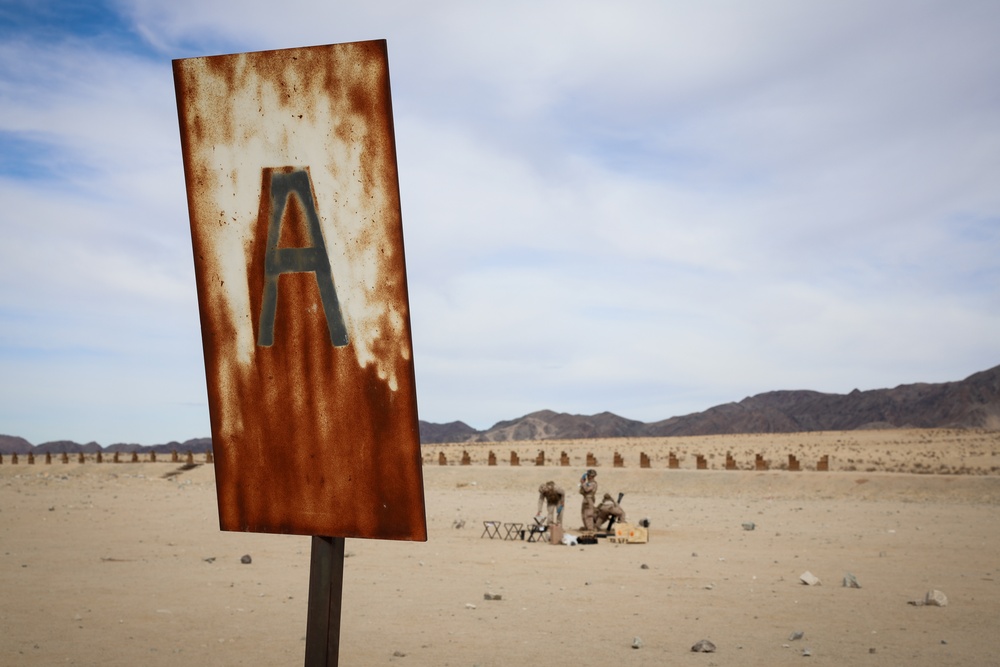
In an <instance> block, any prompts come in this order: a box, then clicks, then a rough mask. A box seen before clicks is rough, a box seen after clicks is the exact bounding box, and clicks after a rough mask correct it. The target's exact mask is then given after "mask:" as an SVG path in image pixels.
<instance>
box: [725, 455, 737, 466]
mask: <svg viewBox="0 0 1000 667" xmlns="http://www.w3.org/2000/svg"><path fill="white" fill-rule="evenodd" d="M726 470H736V459H734V458H733V455H732V454H731V453H730V452H726Z"/></svg>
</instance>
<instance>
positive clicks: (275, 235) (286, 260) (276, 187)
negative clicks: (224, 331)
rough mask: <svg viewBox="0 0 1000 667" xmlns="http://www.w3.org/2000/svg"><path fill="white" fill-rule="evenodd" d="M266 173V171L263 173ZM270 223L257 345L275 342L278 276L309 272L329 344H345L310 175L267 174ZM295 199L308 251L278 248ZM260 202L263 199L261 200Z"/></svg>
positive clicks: (341, 319)
mask: <svg viewBox="0 0 1000 667" xmlns="http://www.w3.org/2000/svg"><path fill="white" fill-rule="evenodd" d="M265 173H267V170H265ZM270 176H271V187H270V197H269V198H268V201H269V203H270V209H271V214H270V216H269V217H270V221H269V223H268V226H267V252H266V257H265V259H264V303H263V305H262V306H261V313H260V331H259V333H258V334H257V344H258V345H271V344H272V343H273V342H274V311H275V308H276V306H277V303H278V277H279V276H280V275H281V274H282V273H295V272H300V271H308V272H311V273H315V274H316V283H317V285H318V287H319V294H320V297H321V299H322V302H323V313H324V314H325V315H326V326H327V328H328V329H329V330H330V342H331V343H332V344H334V345H337V346H341V345H347V331H346V330H345V329H344V318H343V316H342V315H341V314H340V303H339V301H338V300H337V289H336V287H334V284H333V275H332V273H331V271H330V258H329V257H328V256H327V254H326V245H325V244H324V243H323V232H322V231H321V230H320V227H319V218H318V216H317V215H316V207H315V204H314V203H313V196H312V189H311V187H310V185H309V176H308V174H306V172H304V171H293V172H291V173H274V172H273V171H272V172H271V173H270ZM292 195H295V196H297V198H298V201H299V202H300V203H301V204H302V205H303V207H304V208H305V213H306V222H307V223H308V230H309V240H310V242H311V245H310V246H309V247H308V248H278V239H279V238H280V237H281V221H282V219H283V218H284V214H285V209H286V207H287V204H288V199H289V197H291V196H292ZM262 199H263V197H262Z"/></svg>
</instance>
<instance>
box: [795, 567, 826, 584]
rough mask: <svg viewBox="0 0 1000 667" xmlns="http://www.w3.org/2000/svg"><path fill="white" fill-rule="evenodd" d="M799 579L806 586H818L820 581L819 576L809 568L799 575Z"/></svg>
mask: <svg viewBox="0 0 1000 667" xmlns="http://www.w3.org/2000/svg"><path fill="white" fill-rule="evenodd" d="M799 580H800V581H801V582H802V583H803V584H805V585H806V586H819V585H820V583H822V582H820V580H819V577H817V576H816V575H815V574H813V573H812V572H810V571H809V570H806V571H805V572H803V573H802V574H801V575H799Z"/></svg>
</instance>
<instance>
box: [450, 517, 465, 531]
mask: <svg viewBox="0 0 1000 667" xmlns="http://www.w3.org/2000/svg"><path fill="white" fill-rule="evenodd" d="M451 527H452V528H455V529H458V528H465V519H455V520H454V521H453V522H452V523H451Z"/></svg>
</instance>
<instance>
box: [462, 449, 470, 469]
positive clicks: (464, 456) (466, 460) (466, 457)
mask: <svg viewBox="0 0 1000 667" xmlns="http://www.w3.org/2000/svg"><path fill="white" fill-rule="evenodd" d="M461 464H462V465H464V466H467V465H471V464H472V457H471V456H469V452H467V451H466V450H464V449H463V450H462V462H461Z"/></svg>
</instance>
